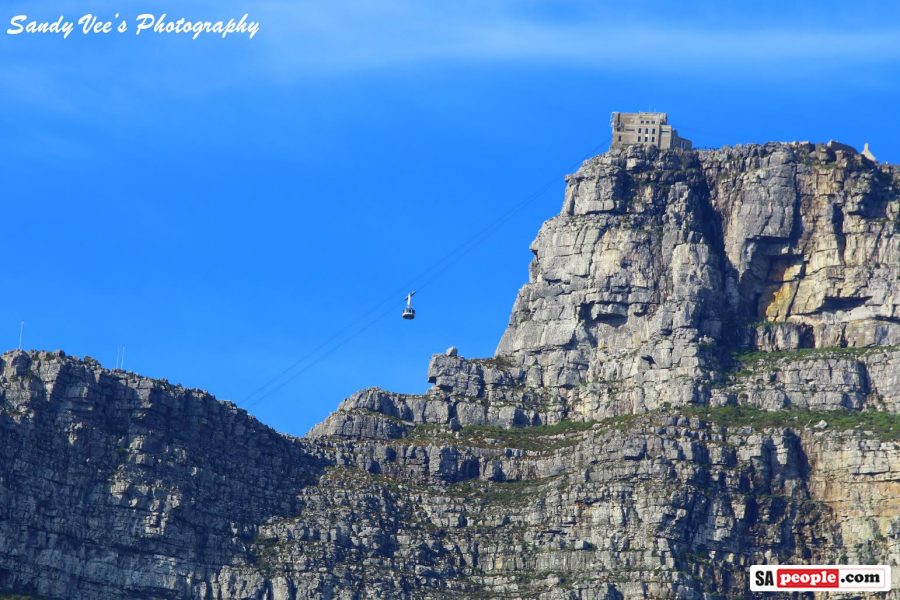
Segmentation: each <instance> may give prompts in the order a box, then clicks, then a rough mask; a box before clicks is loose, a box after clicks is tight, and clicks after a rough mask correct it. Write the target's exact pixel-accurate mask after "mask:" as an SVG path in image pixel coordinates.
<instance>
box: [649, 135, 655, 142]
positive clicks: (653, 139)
mask: <svg viewBox="0 0 900 600" xmlns="http://www.w3.org/2000/svg"><path fill="white" fill-rule="evenodd" d="M650 141H652V142H654V143H655V142H656V136H655V135H654V136H653V138H652V139H651V140H650Z"/></svg>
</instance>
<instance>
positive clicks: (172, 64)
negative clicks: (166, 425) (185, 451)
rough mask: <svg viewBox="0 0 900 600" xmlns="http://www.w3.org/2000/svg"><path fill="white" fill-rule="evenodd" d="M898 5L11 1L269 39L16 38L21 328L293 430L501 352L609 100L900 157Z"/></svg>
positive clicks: (11, 161)
mask: <svg viewBox="0 0 900 600" xmlns="http://www.w3.org/2000/svg"><path fill="white" fill-rule="evenodd" d="M886 5H887V3H876V2H855V3H852V4H850V3H844V2H818V3H798V2H794V3H792V2H777V3H776V2H752V3H742V4H739V3H722V2H697V3H668V2H628V3H624V2H623V3H602V2H538V1H511V0H499V1H496V2H483V1H482V2H470V1H461V2H452V3H448V2H429V1H424V0H419V1H405V0H399V1H391V2H386V1H385V2H375V1H357V2H343V1H330V2H324V1H320V2H304V1H297V0H290V1H287V0H285V1H281V0H261V1H256V2H249V1H247V2H235V1H233V0H218V1H215V2H213V1H209V2H201V1H191V0H182V1H180V2H171V1H165V0H153V1H144V0H120V1H118V2H113V1H110V0H103V1H90V0H83V1H76V0H54V1H49V0H28V1H23V0H13V1H11V2H5V3H4V9H3V11H2V14H0V17H2V20H3V31H5V30H6V28H7V27H8V22H9V18H10V17H12V16H13V15H16V14H28V15H29V16H30V17H34V18H37V19H39V20H55V19H56V18H57V17H58V16H60V15H65V16H67V17H70V18H71V17H78V16H80V15H82V14H84V13H86V12H93V13H96V14H98V15H101V16H108V17H111V16H112V15H113V14H114V13H116V12H119V13H120V15H122V17H123V18H133V17H134V16H135V15H137V14H139V13H142V12H154V13H161V12H167V13H168V14H169V15H170V17H172V18H177V17H179V16H186V17H189V18H195V19H196V18H200V19H219V18H225V19H227V18H230V17H234V18H239V17H240V16H241V15H242V14H243V13H244V12H248V13H250V16H251V18H255V19H258V20H259V21H260V22H261V30H260V33H259V34H258V35H257V37H256V38H255V39H253V40H248V39H246V38H245V37H240V36H234V37H232V38H230V39H226V40H221V39H217V38H201V39H199V40H197V41H192V40H190V39H189V38H186V37H175V36H147V37H140V38H135V37H132V36H131V35H121V36H119V35H111V36H106V37H83V36H79V35H77V34H73V36H72V37H70V38H69V39H67V40H62V39H59V38H57V37H54V36H15V37H13V36H8V35H2V36H0V61H2V69H0V106H2V111H0V125H2V127H3V132H4V134H3V135H2V136H0V151H2V156H3V167H2V173H3V181H4V186H3V187H4V190H3V197H4V206H5V208H6V210H5V218H4V219H3V221H2V234H3V238H4V240H5V242H6V243H5V260H4V271H5V273H6V279H5V280H6V282H7V289H6V293H4V294H3V295H2V298H0V342H2V344H0V345H2V346H3V347H4V348H13V347H15V345H16V343H17V337H18V331H19V322H20V321H22V320H24V321H25V322H26V326H25V344H24V345H25V346H26V347H29V348H32V347H33V348H44V349H56V348H61V349H64V350H65V351H66V352H68V353H70V354H76V355H85V354H87V355H91V356H93V357H95V358H97V359H98V360H100V361H101V362H102V363H103V364H104V365H107V366H110V367H112V366H113V365H114V363H115V360H116V352H117V348H118V347H120V346H122V345H124V346H125V347H126V367H127V368H128V369H130V370H135V371H138V372H140V373H143V374H146V375H149V376H154V377H166V378H168V379H169V380H170V381H173V382H180V383H183V384H184V385H187V386H192V387H200V388H204V389H208V390H209V391H211V392H213V393H215V394H216V395H217V396H218V397H219V398H222V399H229V400H233V401H235V402H236V403H238V404H239V405H242V406H245V407H249V409H250V411H251V412H252V413H253V414H255V415H256V416H258V417H259V418H260V419H262V420H263V421H265V422H266V423H268V424H270V425H272V426H273V427H275V428H276V429H279V430H281V431H285V432H288V433H292V434H297V435H300V434H303V433H305V432H306V431H307V430H308V429H309V427H310V426H312V425H313V424H315V423H316V422H318V421H320V420H321V419H322V418H324V417H325V416H326V415H327V414H328V413H329V412H330V411H332V410H333V409H334V408H335V407H336V406H337V404H338V403H339V402H340V400H341V399H342V398H344V397H346V396H347V395H349V394H350V393H352V392H353V391H355V390H357V389H360V388H363V387H368V386H373V385H377V386H381V387H385V388H388V389H393V390H397V391H404V392H422V391H424V390H425V389H426V388H427V386H428V384H427V382H426V380H425V372H426V366H427V362H428V358H429V357H430V355H431V354H433V353H435V352H441V351H443V350H444V349H445V348H446V347H447V346H450V345H456V346H458V347H459V348H460V352H461V353H462V354H463V355H466V356H486V355H490V354H492V353H493V351H494V348H495V346H496V344H497V342H498V341H499V338H500V334H501V333H502V331H503V328H504V326H505V325H506V322H507V318H508V315H509V310H510V308H511V306H512V303H513V300H514V298H515V294H516V291H517V290H518V288H519V287H520V286H521V285H522V284H523V283H524V282H525V281H526V279H527V273H528V263H529V261H530V259H531V254H530V252H529V250H528V246H529V244H530V242H531V240H532V239H533V237H534V235H535V233H536V232H537V230H538V227H539V226H540V224H541V223H542V222H543V221H544V220H545V219H547V218H549V217H551V216H553V215H554V214H556V213H557V212H558V210H559V207H560V206H561V204H562V192H563V186H564V183H563V178H562V174H563V173H566V172H570V171H572V170H574V168H575V166H576V165H577V164H578V162H579V160H580V159H581V158H583V157H584V156H585V154H586V153H589V152H590V151H591V150H592V149H596V148H597V147H598V146H601V149H602V145H603V144H604V143H605V142H606V141H607V140H608V133H607V127H608V120H609V113H610V112H611V111H613V110H643V109H648V108H652V109H654V110H666V111H668V112H669V114H670V118H671V120H672V122H673V123H674V124H675V125H676V127H677V128H678V129H679V131H680V132H681V133H682V134H683V135H685V136H687V137H689V138H691V139H693V140H694V142H695V144H697V145H700V146H720V145H726V144H736V143H749V142H762V141H767V140H812V141H827V140H829V139H838V140H841V141H844V142H847V143H850V144H853V145H855V146H857V147H861V146H862V143H863V142H864V141H869V142H870V143H871V146H872V149H873V151H874V152H875V154H876V155H877V156H878V157H879V159H881V160H887V161H890V162H897V161H898V160H900V141H898V135H897V134H898V126H897V119H896V114H895V109H896V107H897V106H898V105H900V94H898V81H900V77H898V76H900V44H898V40H900V26H898V23H900V20H898V17H900V14H898V13H900V8H897V7H894V8H886ZM527 198H533V200H532V201H531V202H530V203H527V204H524V206H522V203H523V200H525V199H527ZM515 206H521V208H520V209H519V210H517V211H515V212H514V213H512V215H511V216H510V217H509V218H505V219H501V218H502V216H503V215H505V214H507V213H508V211H509V210H510V208H511V207H515ZM498 219H499V220H501V221H502V222H501V223H500V225H501V226H497V227H493V228H492V229H491V230H490V232H489V234H488V235H482V236H480V237H479V238H478V239H479V240H480V241H479V242H478V243H477V244H473V245H466V242H467V241H468V240H471V239H472V238H473V236H478V235H479V232H482V231H483V230H484V228H485V227H491V226H492V224H497V223H498ZM448 255H449V256H450V257H451V258H450V260H442V259H443V258H444V257H446V256H448ZM423 273H424V275H423ZM409 289H418V290H419V294H418V296H417V297H416V308H417V310H418V312H419V316H418V318H417V319H416V320H415V321H414V322H406V321H403V320H401V319H400V316H399V313H400V309H401V308H402V298H403V295H404V294H405V293H406V291H407V290H409ZM4 332H5V333H4ZM335 336H337V337H335ZM3 340H5V341H3ZM323 344H324V345H323ZM317 349H318V350H317ZM310 353H312V357H313V358H312V359H311V360H308V361H306V362H302V363H300V364H299V365H298V367H297V368H295V369H294V370H292V371H288V374H287V376H286V377H284V378H283V379H282V380H278V381H277V382H276V383H277V385H274V386H270V387H269V388H266V389H265V390H263V391H264V392H268V393H266V394H260V393H257V394H256V395H253V394H254V392H255V391H256V390H258V389H259V387H260V386H262V385H264V384H266V383H267V382H269V381H270V380H271V379H272V378H273V377H275V376H277V375H278V374H279V373H282V372H284V371H285V370H286V369H288V368H289V367H291V365H294V364H295V363H297V361H298V360H300V359H302V358H303V357H305V356H307V355H309V354H310ZM294 375H296V376H294Z"/></svg>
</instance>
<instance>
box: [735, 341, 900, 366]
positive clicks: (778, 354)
mask: <svg viewBox="0 0 900 600" xmlns="http://www.w3.org/2000/svg"><path fill="white" fill-rule="evenodd" d="M894 350H900V346H868V347H863V348H841V347H838V346H832V347H828V348H798V349H796V350H773V351H772V352H756V351H752V352H735V353H732V355H731V357H732V359H734V361H735V362H737V363H738V364H739V365H740V366H741V367H754V366H758V365H759V364H761V363H769V362H774V361H778V360H808V359H814V358H828V357H832V356H833V357H854V356H864V355H866V354H871V353H873V352H884V351H887V352H890V351H894Z"/></svg>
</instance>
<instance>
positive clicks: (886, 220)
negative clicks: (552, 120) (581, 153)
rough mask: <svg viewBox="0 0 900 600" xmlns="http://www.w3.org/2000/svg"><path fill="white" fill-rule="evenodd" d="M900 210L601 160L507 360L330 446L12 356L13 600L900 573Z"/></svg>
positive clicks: (7, 581)
mask: <svg viewBox="0 0 900 600" xmlns="http://www.w3.org/2000/svg"><path fill="white" fill-rule="evenodd" d="M898 180H900V175H898V170H897V169H896V168H895V167H891V166H885V165H876V164H874V163H872V162H870V161H869V160H868V159H865V158H862V157H861V156H859V155H858V154H856V153H855V152H853V151H851V150H850V149H848V148H846V147H843V146H840V145H831V146H829V145H812V144H766V145H763V146H746V147H736V148H727V149H723V150H716V151H703V152H682V151H662V152H661V151H659V150H656V149H652V148H642V147H629V148H624V149H620V150H615V151H611V152H609V153H607V154H604V155H602V156H599V157H596V158H594V159H591V160H589V161H587V162H585V164H584V165H583V166H582V168H581V169H579V171H578V172H577V173H575V174H574V175H572V176H570V177H569V179H568V183H569V185H568V189H567V192H566V198H565V202H564V205H563V210H562V213H561V214H560V215H559V216H558V217H555V218H554V219H551V220H550V221H548V222H547V223H546V224H544V226H543V227H542V228H541V231H540V233H539V234H538V237H537V239H536V240H535V242H534V244H533V246H532V249H533V251H534V253H535V259H534V261H533V263H532V266H531V277H530V281H529V283H528V284H527V285H526V286H525V287H524V288H523V289H522V290H521V291H520V292H519V295H518V298H517V299H516V303H515V306H514V308H513V312H512V316H511V318H510V323H509V327H508V328H507V330H506V332H505V333H504V335H503V339H502V340H501V342H500V346H499V348H498V352H497V355H496V356H495V357H493V358H489V359H467V358H463V357H461V356H458V355H456V353H455V352H454V353H449V354H447V355H437V356H435V357H434V358H433V359H432V361H431V364H430V365H429V369H428V377H429V380H430V381H431V382H432V383H433V384H434V385H433V387H432V389H431V390H429V392H428V393H427V394H425V395H421V396H411V395H405V394H397V393H392V392H386V391H383V390H379V389H368V390H363V391H361V392H359V393H357V394H354V395H353V396H351V397H350V398H348V399H347V400H345V401H344V402H343V403H342V404H341V406H340V407H339V409H338V410H337V411H336V412H335V413H334V414H333V415H331V416H330V417H329V418H328V419H326V421H324V422H323V423H322V424H320V425H318V426H317V427H315V428H314V429H313V430H312V431H311V432H310V436H309V437H308V438H304V439H296V438H290V437H286V436H283V435H280V434H278V433H277V432H274V431H272V430H271V429H269V428H267V427H265V426H264V425H262V424H260V423H259V422H257V421H256V420H255V419H253V418H252V417H250V416H249V415H247V413H246V412H244V411H243V410H240V409H238V408H237V407H235V406H234V405H232V404H230V403H226V402H220V401H217V400H215V399H214V398H212V397H211V396H209V395H208V394H206V393H205V392H202V391H200V390H187V389H184V388H181V387H179V386H172V385H170V384H168V383H167V382H163V381H155V380H150V379H146V378H142V377H139V376H137V375H134V374H131V373H124V372H121V371H108V370H104V369H102V368H101V367H100V366H99V365H98V364H97V363H96V362H94V361H91V360H79V359H75V358H72V357H67V356H65V355H64V354H62V353H47V352H28V353H26V352H11V353H7V354H4V355H3V356H2V357H0V596H2V594H3V593H19V594H26V595H31V596H34V597H40V598H76V599H80V598H85V599H87V598H91V599H94V598H98V599H112V598H172V599H174V598H203V599H206V598H210V599H213V598H215V599H219V598H221V599H232V598H234V599H237V598H259V599H263V598H270V599H279V600H281V599H294V598H472V597H481V598H536V597H537V598H548V599H549V598H554V599H557V598H559V599H562V598H566V599H568V598H572V599H575V598H578V599H586V598H609V599H613V598H684V599H689V598H698V599H699V598H710V597H733V598H749V597H751V595H750V593H749V591H748V582H747V573H748V568H749V566H750V565H752V564H759V563H763V562H771V561H776V560H777V561H778V562H781V563H791V562H796V563H821V564H827V563H863V564H865V563H870V564H871V563H897V562H898V561H900V442H898V439H900V415H898V412H900V410H898V408H900V376H898V372H900V369H898V366H900V348H898V345H900V333H898V325H900V319H898V316H900V313H898V310H900V309H898V304H900V293H898V285H900V256H898V253H900V244H898V242H897V240H898V237H897V233H898V225H897V223H898V212H900V199H898V192H897V189H898V183H900V181H898ZM895 571H898V570H895ZM895 577H900V572H897V573H895ZM898 584H900V580H898V581H895V582H894V587H895V588H896V587H897V586H898ZM892 594H893V596H888V597H900V595H898V593H897V592H893V593H892ZM882 597H884V596H882Z"/></svg>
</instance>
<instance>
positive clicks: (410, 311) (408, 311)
mask: <svg viewBox="0 0 900 600" xmlns="http://www.w3.org/2000/svg"><path fill="white" fill-rule="evenodd" d="M415 295H416V293H415V292H410V293H408V294H407V295H406V308H404V309H403V315H402V316H403V318H404V319H408V320H412V319H415V318H416V309H414V308H413V307H412V297H413V296H415Z"/></svg>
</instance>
